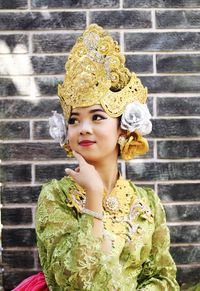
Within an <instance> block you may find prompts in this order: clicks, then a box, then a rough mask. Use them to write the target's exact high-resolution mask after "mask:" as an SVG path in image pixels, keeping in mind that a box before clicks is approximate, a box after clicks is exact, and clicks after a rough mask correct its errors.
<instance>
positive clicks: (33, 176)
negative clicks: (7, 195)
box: [31, 164, 35, 186]
mask: <svg viewBox="0 0 200 291" xmlns="http://www.w3.org/2000/svg"><path fill="white" fill-rule="evenodd" d="M34 183H35V164H31V185H32V186H33V185H34Z"/></svg>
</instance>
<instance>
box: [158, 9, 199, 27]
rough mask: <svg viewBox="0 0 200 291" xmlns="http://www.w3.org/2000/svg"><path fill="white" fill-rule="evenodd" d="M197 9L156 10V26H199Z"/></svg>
mask: <svg viewBox="0 0 200 291" xmlns="http://www.w3.org/2000/svg"><path fill="white" fill-rule="evenodd" d="M199 25H200V13H199V11H195V10H193V11H187V10H182V11H181V10H179V11H176V10H168V11H156V27H157V28H185V29H188V28H199Z"/></svg>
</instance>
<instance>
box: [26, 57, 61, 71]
mask: <svg viewBox="0 0 200 291" xmlns="http://www.w3.org/2000/svg"><path fill="white" fill-rule="evenodd" d="M65 62H66V56H42V57H39V56H33V57H32V58H31V63H32V66H33V70H34V73H35V74H46V75H47V74H63V75H64V74H65Z"/></svg>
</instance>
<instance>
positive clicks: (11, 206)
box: [3, 202, 36, 209]
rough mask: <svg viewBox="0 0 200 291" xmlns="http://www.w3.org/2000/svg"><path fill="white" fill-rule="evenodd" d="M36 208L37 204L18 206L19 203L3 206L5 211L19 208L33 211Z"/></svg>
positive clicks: (21, 204)
mask: <svg viewBox="0 0 200 291" xmlns="http://www.w3.org/2000/svg"><path fill="white" fill-rule="evenodd" d="M35 207H36V203H30V202H28V203H20V204H17V203H10V204H9V203H7V204H4V205H3V208H4V209H5V208H6V209H8V208H9V209H18V208H26V209H29V208H31V209H33V208H35Z"/></svg>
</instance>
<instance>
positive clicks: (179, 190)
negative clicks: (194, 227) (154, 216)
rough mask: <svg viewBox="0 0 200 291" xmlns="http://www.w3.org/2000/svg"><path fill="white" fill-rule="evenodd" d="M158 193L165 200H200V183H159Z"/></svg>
mask: <svg viewBox="0 0 200 291" xmlns="http://www.w3.org/2000/svg"><path fill="white" fill-rule="evenodd" d="M158 193H159V196H160V198H161V199H162V201H163V202H175V201H179V202H181V201H200V197H199V193H200V183H183V184H182V183H181V184H177V183H174V184H171V183H170V184H160V183H159V184H158Z"/></svg>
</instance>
